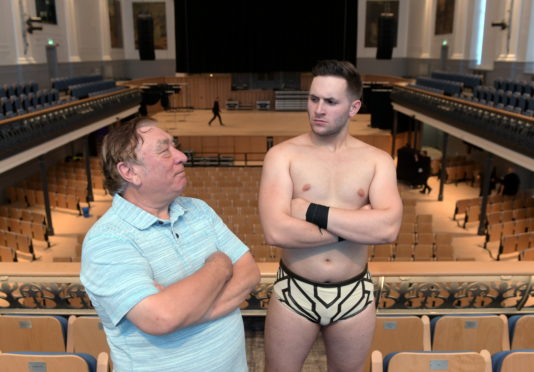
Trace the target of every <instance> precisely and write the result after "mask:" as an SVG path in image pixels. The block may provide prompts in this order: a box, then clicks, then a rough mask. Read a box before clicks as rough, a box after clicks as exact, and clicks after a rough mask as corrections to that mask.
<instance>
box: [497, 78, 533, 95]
mask: <svg viewBox="0 0 534 372" xmlns="http://www.w3.org/2000/svg"><path fill="white" fill-rule="evenodd" d="M493 87H494V88H495V89H497V90H498V89H502V90H505V91H506V90H510V91H512V92H519V93H529V94H533V93H534V83H533V82H532V81H526V80H515V79H503V78H498V79H495V80H494V81H493Z"/></svg>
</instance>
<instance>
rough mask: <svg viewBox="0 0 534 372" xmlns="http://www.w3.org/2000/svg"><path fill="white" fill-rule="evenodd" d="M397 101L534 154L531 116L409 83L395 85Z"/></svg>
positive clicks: (525, 152) (509, 146)
mask: <svg viewBox="0 0 534 372" xmlns="http://www.w3.org/2000/svg"><path fill="white" fill-rule="evenodd" d="M391 99H392V101H393V102H395V103H398V104H401V105H408V106H409V107H417V109H418V110H423V111H425V112H427V114H428V115H430V116H431V117H432V118H436V119H437V120H440V121H443V122H449V123H454V126H456V127H458V128H460V129H462V130H464V131H467V132H470V133H474V134H476V135H478V136H482V137H483V138H485V139H487V140H489V141H492V142H495V143H496V144H499V145H501V146H504V147H507V148H509V149H511V150H513V151H516V152H519V153H522V154H524V155H525V156H534V126H533V125H532V120H531V119H530V118H527V117H518V116H516V115H510V114H508V113H506V112H504V111H503V112H500V111H499V112H496V111H495V110H488V109H484V108H482V107H479V105H473V104H471V103H470V102H467V101H463V100H453V99H449V98H447V97H445V96H436V95H431V94H429V93H426V92H423V91H420V90H416V89H412V88H410V87H405V86H394V87H393V91H392V93H391Z"/></svg>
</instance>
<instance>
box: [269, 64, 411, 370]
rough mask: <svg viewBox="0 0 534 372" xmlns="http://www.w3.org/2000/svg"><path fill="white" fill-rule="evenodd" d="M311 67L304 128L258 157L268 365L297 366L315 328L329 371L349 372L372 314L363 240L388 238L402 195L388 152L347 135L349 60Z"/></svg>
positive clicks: (353, 89) (354, 94) (364, 346)
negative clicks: (269, 256)
mask: <svg viewBox="0 0 534 372" xmlns="http://www.w3.org/2000/svg"><path fill="white" fill-rule="evenodd" d="M313 74H314V78H313V81H312V84H311V88H310V92H309V97H308V116H309V121H310V128H311V130H310V132H308V133H306V134H303V135H301V136H298V137H295V138H292V139H290V140H288V141H285V142H283V143H281V144H279V145H277V146H274V147H273V148H272V149H270V150H269V152H268V153H267V156H266V157H265V161H264V164H263V174H262V180H261V186H260V195H259V206H260V217H261V222H262V225H263V230H264V233H265V237H266V240H267V242H268V243H270V244H273V245H277V246H280V247H282V248H283V250H282V260H281V262H280V268H279V270H278V275H277V279H276V282H275V284H274V294H273V296H272V298H271V301H270V302H269V310H268V313H267V320H266V328H265V352H266V364H267V371H299V370H300V369H301V368H302V364H303V362H304V360H305V359H306V356H307V354H308V352H309V350H310V348H311V347H312V345H313V343H314V342H315V339H316V338H317V334H318V333H319V331H322V334H323V339H324V341H325V347H326V353H327V362H328V371H352V372H358V371H361V369H362V368H363V362H364V360H365V357H366V356H367V353H368V351H369V347H370V345H371V341H372V337H373V331H374V320H375V306H374V301H373V290H374V288H373V283H372V281H371V277H370V274H369V273H368V272H367V244H379V243H385V242H390V241H393V240H395V238H396V236H397V233H398V231H399V228H400V223H401V216H402V203H401V199H400V196H399V193H398V190H397V182H396V176H395V166H394V164H393V161H392V159H391V157H390V156H389V155H388V154H386V153H385V152H383V151H381V150H379V149H377V148H374V147H372V146H369V145H367V144H365V143H363V142H362V141H360V140H358V139H356V138H354V137H352V136H350V135H349V129H348V127H349V119H350V118H351V117H353V116H354V115H356V113H357V112H358V110H359V109H360V105H361V102H360V96H361V90H362V84H361V79H360V75H359V74H358V72H357V71H356V69H355V68H354V66H353V65H351V64H350V63H348V62H340V61H322V62H320V63H318V64H317V66H316V67H315V68H314V70H313ZM288 351H289V352H288Z"/></svg>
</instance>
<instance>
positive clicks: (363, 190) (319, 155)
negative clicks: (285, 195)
mask: <svg viewBox="0 0 534 372" xmlns="http://www.w3.org/2000/svg"><path fill="white" fill-rule="evenodd" d="M374 166H375V165H374V161H373V159H372V158H371V157H370V156H369V154H368V153H367V152H366V151H363V150H358V149H353V150H349V149H347V150H345V151H342V152H339V153H328V152H326V151H314V150H313V149H310V148H304V149H302V151H298V152H297V153H296V156H294V157H293V158H292V160H291V164H290V176H291V180H292V181H293V197H294V198H297V197H298V198H303V199H306V200H308V201H311V202H315V203H320V204H325V205H329V206H333V207H339V208H351V209H352V208H359V207H361V206H363V205H365V204H368V203H369V185H370V184H371V181H372V178H373V175H374Z"/></svg>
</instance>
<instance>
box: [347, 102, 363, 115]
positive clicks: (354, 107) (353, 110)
mask: <svg viewBox="0 0 534 372" xmlns="http://www.w3.org/2000/svg"><path fill="white" fill-rule="evenodd" d="M361 107H362V101H360V100H359V99H357V100H355V101H352V103H351V105H350V111H349V115H350V116H351V117H352V116H354V115H356V114H357V113H358V111H360V108H361Z"/></svg>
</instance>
